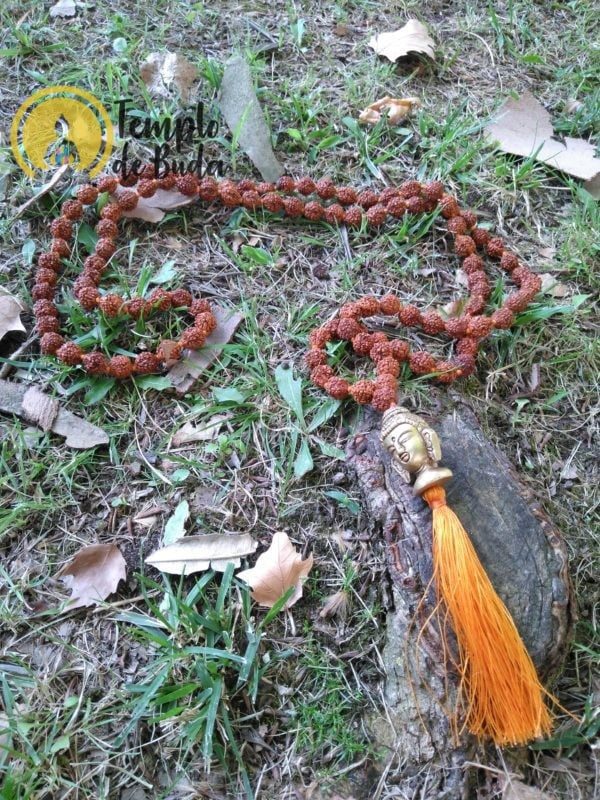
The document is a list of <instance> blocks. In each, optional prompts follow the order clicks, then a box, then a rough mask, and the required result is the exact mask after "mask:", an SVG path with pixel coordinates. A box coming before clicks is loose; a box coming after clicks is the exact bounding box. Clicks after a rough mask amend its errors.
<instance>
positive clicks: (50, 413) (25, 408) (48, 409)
mask: <svg viewBox="0 0 600 800" xmlns="http://www.w3.org/2000/svg"><path fill="white" fill-rule="evenodd" d="M0 411H5V412H7V413H9V414H16V415H17V416H19V417H23V419H25V420H26V421H27V422H31V423H34V424H35V425H39V426H40V427H41V428H42V429H43V430H45V431H47V430H52V431H53V432H54V433H58V434H59V436H64V437H65V444H67V445H68V446H69V447H75V448H77V449H80V450H85V449H87V448H88V447H96V446H97V445H99V444H108V441H109V439H108V434H107V433H106V432H105V431H103V430H102V428H98V427H97V426H96V425H91V424H90V423H89V422H86V421H85V420H84V419H81V417H77V416H75V414H72V413H71V412H70V411H67V410H66V409H64V408H62V407H61V405H60V403H59V402H58V400H56V399H55V398H53V397H49V396H48V395H47V394H44V392H42V391H40V389H38V388H37V386H29V387H28V386H21V385H20V384H18V383H14V382H12V381H4V380H0Z"/></svg>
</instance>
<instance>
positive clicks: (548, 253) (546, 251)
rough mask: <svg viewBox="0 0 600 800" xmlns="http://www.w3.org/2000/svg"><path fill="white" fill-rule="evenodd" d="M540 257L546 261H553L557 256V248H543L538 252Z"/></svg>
mask: <svg viewBox="0 0 600 800" xmlns="http://www.w3.org/2000/svg"><path fill="white" fill-rule="evenodd" d="M538 255H539V257H540V258H541V259H543V260H544V261H552V259H553V258H554V256H555V255H556V248H555V247H542V248H540V249H539V250H538Z"/></svg>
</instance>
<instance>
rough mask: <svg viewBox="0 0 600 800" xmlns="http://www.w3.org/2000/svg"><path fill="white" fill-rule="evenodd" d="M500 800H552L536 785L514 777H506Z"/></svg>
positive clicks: (552, 798)
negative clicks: (530, 784)
mask: <svg viewBox="0 0 600 800" xmlns="http://www.w3.org/2000/svg"><path fill="white" fill-rule="evenodd" d="M502 800H554V796H553V795H549V794H546V792H543V791H542V790H541V789H538V788H537V786H529V785H528V784H527V783H523V782H522V781H518V780H517V779H516V778H506V781H505V783H504V787H503V790H502Z"/></svg>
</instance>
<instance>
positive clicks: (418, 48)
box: [369, 19, 435, 62]
mask: <svg viewBox="0 0 600 800" xmlns="http://www.w3.org/2000/svg"><path fill="white" fill-rule="evenodd" d="M369 47H372V48H373V50H375V52H376V53H377V55H380V56H385V57H386V58H387V59H389V60H390V61H392V62H394V61H397V60H398V59H399V58H402V56H406V55H408V54H409V53H424V54H425V55H426V56H429V58H431V59H435V42H434V41H433V39H432V38H431V36H430V35H429V31H428V30H427V28H426V27H425V25H423V23H422V22H419V20H417V19H409V20H408V22H407V23H406V25H404V27H402V28H400V29H399V30H397V31H388V32H387V33H378V34H377V35H376V36H372V37H371V39H369Z"/></svg>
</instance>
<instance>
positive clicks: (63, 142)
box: [10, 86, 114, 178]
mask: <svg viewBox="0 0 600 800" xmlns="http://www.w3.org/2000/svg"><path fill="white" fill-rule="evenodd" d="M113 143H114V134H113V125H112V122H111V120H110V117H109V116H108V112H107V111H106V109H105V108H104V106H103V105H102V103H100V101H99V100H97V99H96V98H95V97H94V95H93V94H91V92H86V91H85V90H84V89H77V88H76V87H75V86H50V87H48V88H47V89H39V90H38V91H37V92H34V93H33V94H32V95H30V96H29V97H28V98H27V99H26V100H25V101H24V102H23V103H22V104H21V106H20V107H19V110H18V111H17V113H16V114H15V117H14V119H13V122H12V126H11V130H10V144H11V147H12V151H13V154H14V157H15V159H16V161H17V164H18V165H19V166H20V167H21V169H22V170H23V172H25V173H26V174H27V175H29V176H30V177H34V176H35V174H36V172H38V171H42V172H46V171H48V170H52V169H55V168H56V167H60V166H62V165H63V164H72V166H73V169H76V170H78V171H81V172H83V171H86V172H88V173H89V176H90V177H91V178H93V177H94V175H97V174H98V173H99V172H100V171H101V170H102V169H103V168H104V167H105V166H106V163H107V162H108V159H109V157H110V154H111V152H112V148H113Z"/></svg>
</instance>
